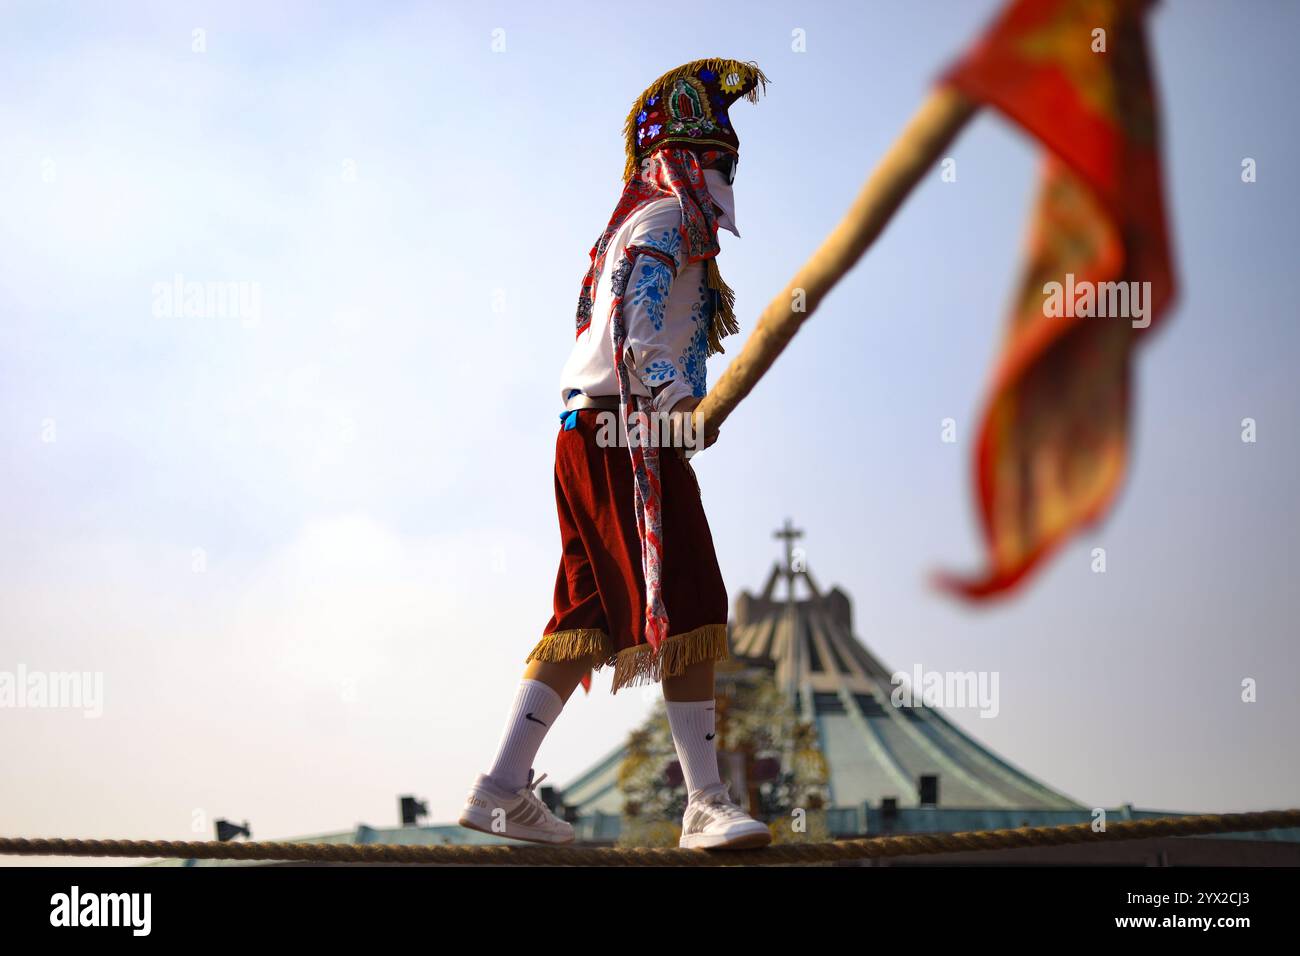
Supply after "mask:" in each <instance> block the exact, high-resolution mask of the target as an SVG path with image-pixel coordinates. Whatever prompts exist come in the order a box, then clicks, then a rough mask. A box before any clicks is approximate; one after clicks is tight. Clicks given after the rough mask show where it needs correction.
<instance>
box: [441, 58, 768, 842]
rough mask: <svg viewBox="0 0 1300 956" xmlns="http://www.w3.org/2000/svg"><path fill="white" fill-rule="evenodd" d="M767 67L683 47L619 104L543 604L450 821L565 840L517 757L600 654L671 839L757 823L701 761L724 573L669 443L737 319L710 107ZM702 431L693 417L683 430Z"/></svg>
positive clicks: (580, 321) (718, 650)
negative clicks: (540, 621)
mask: <svg viewBox="0 0 1300 956" xmlns="http://www.w3.org/2000/svg"><path fill="white" fill-rule="evenodd" d="M766 82H767V78H766V77H765V76H764V75H763V73H762V71H760V70H759V69H758V68H757V67H756V66H755V65H753V64H751V63H743V62H740V61H737V60H721V59H710V60H697V61H694V62H692V63H688V64H686V65H685V66H681V67H679V68H677V69H675V70H672V71H670V72H669V73H666V74H664V75H663V76H661V77H660V78H659V79H658V80H656V81H655V82H654V83H652V84H651V85H650V87H649V88H648V89H646V91H645V92H644V93H642V95H641V96H640V97H639V98H638V99H637V101H636V103H635V104H634V105H633V107H632V110H631V112H630V113H629V114H628V118H627V122H626V124H625V127H624V134H625V137H626V147H627V163H626V166H625V168H624V173H623V179H624V188H623V193H622V195H621V196H620V197H619V201H618V204H617V206H616V207H615V209H614V213H613V215H612V216H611V217H610V220H609V223H608V225H606V227H605V230H604V232H603V233H602V234H601V235H600V237H599V238H598V239H597V241H596V244H595V246H594V247H593V248H592V250H591V268H590V269H589V270H588V272H587V275H586V276H585V277H584V279H583V282H582V288H581V291H580V294H579V297H578V309H577V329H576V332H577V340H576V342H575V343H574V347H573V351H572V353H571V354H570V356H569V360H568V362H567V363H566V364H565V366H564V371H563V372H562V374H561V400H562V401H563V403H564V411H563V412H562V413H561V415H560V431H559V435H558V438H557V441H556V450H555V496H556V504H557V507H558V511H559V523H560V537H561V542H562V546H563V551H562V556H561V558H560V568H559V573H558V575H557V578H556V584H555V610H554V614H553V616H552V617H551V620H550V622H549V623H548V624H547V626H546V628H545V629H544V630H543V632H542V638H541V640H540V641H539V642H538V643H537V645H536V646H535V647H534V648H533V650H532V652H531V653H530V654H529V655H528V658H527V666H526V669H525V670H524V675H523V681H522V683H521V684H520V687H519V690H518V693H517V694H516V697H515V702H514V706H513V709H512V710H511V712H510V716H509V718H508V720H507V723H506V727H505V732H504V733H503V735H502V738H501V743H500V745H499V747H498V751H497V755H496V758H495V760H494V761H493V763H492V766H491V769H490V770H489V771H488V772H487V773H486V774H482V775H480V776H479V777H478V779H477V780H476V781H475V783H474V785H473V786H472V787H471V789H470V793H469V797H468V799H467V801H466V805H465V809H464V811H463V813H462V814H461V818H460V823H461V825H462V826H467V827H471V828H473V829H477V830H483V831H486V832H489V833H498V834H501V835H504V836H508V837H514V838H517V839H521V840H531V841H535V842H541V843H568V842H570V841H572V840H573V827H572V826H570V825H569V824H568V823H566V822H565V821H563V820H560V819H558V818H557V817H556V816H555V815H554V814H553V813H552V812H551V811H550V810H549V809H548V808H547V807H546V805H545V804H544V803H543V802H542V801H541V799H540V798H539V797H538V796H537V794H536V792H535V790H536V787H537V785H538V784H539V783H541V781H542V779H543V777H544V776H545V775H543V777H538V778H536V779H534V774H533V768H532V764H533V761H534V759H535V757H536V755H537V751H538V749H539V748H540V746H541V743H542V740H543V739H544V737H545V736H546V734H547V732H548V731H549V730H550V728H551V726H552V725H553V724H554V723H555V720H556V718H557V717H559V715H560V712H561V710H562V709H563V707H564V705H565V702H566V701H567V700H568V698H569V696H570V694H572V693H573V690H574V688H575V687H577V685H578V684H579V683H582V684H583V686H584V687H586V688H590V679H591V671H592V670H593V669H599V668H601V667H604V666H606V665H609V666H612V667H613V672H614V676H613V691H614V692H617V691H618V690H619V689H620V688H622V687H625V686H628V685H630V684H637V683H651V682H656V681H658V682H662V684H663V692H664V698H665V702H666V705H667V709H668V720H669V724H670V726H671V728H672V736H673V743H674V745H675V747H676V749H677V755H678V757H679V759H680V761H681V766H682V772H683V776H684V778H685V784H686V790H687V808H686V813H685V817H684V819H683V823H682V836H681V841H680V844H681V846H684V847H703V848H722V847H726V848H732V849H734V848H740V847H756V846H763V845H766V844H767V843H769V842H770V840H771V836H770V834H769V832H768V829H767V827H766V826H764V825H763V824H762V823H760V822H759V821H756V820H754V819H753V818H751V817H750V816H749V815H748V814H747V813H745V812H744V811H743V810H742V809H741V808H740V807H739V806H737V805H736V803H735V802H734V801H733V800H732V798H731V796H730V794H729V792H728V790H727V787H726V785H725V784H724V783H722V781H721V779H720V775H719V772H718V758H717V750H716V746H715V743H714V683H713V665H714V662H715V661H719V660H725V659H726V657H727V592H726V587H725V585H724V584H723V580H722V574H721V572H720V571H719V569H718V561H717V557H716V555H715V553H714V548H713V539H712V536H711V534H710V532H709V524H708V520H707V518H706V517H705V514H704V507H703V503H702V502H701V499H700V490H699V485H698V484H697V482H696V480H695V474H694V471H693V470H692V467H691V464H690V462H689V461H688V455H687V454H686V453H684V450H683V448H682V447H681V442H682V441H683V440H685V439H690V438H691V435H690V429H689V416H690V412H691V410H693V409H694V408H695V407H696V406H697V405H698V404H699V402H700V400H701V399H702V398H703V397H704V395H705V392H706V378H705V360H706V359H707V358H708V356H709V355H711V354H712V353H714V352H720V351H722V345H721V339H722V337H723V336H725V335H728V334H730V333H733V332H735V331H736V322H735V316H734V313H733V297H732V293H731V290H730V289H729V288H728V287H727V285H726V283H724V282H723V281H722V277H721V275H720V273H719V271H718V265H717V255H718V252H719V246H718V237H717V233H718V229H719V228H723V229H727V230H729V231H731V232H733V233H735V234H736V235H737V236H739V235H740V233H739V232H738V231H737V230H736V224H735V209H734V204H733V198H732V184H733V182H734V180H735V175H736V169H737V164H738V162H739V147H740V141H739V139H738V137H737V136H736V133H735V130H734V128H733V127H732V123H731V117H730V112H729V111H730V109H731V106H732V105H733V104H734V103H735V102H736V101H737V100H739V99H740V98H742V97H744V98H746V99H748V100H750V101H751V102H753V101H756V100H757V99H758V97H759V95H760V94H761V93H762V91H763V88H764V86H765V84H766ZM665 418H667V419H668V420H669V421H671V422H672V423H673V425H674V426H675V428H674V430H673V431H672V434H673V435H674V436H675V438H676V440H675V441H674V442H673V443H671V444H670V445H669V446H667V447H665V446H663V445H661V444H660V443H659V442H658V441H657V440H655V439H656V438H658V437H660V436H661V435H662V434H664V433H663V432H660V431H658V430H656V429H655V428H654V427H653V423H656V422H662V421H663V420H664V419H665ZM611 423H612V424H613V426H614V427H610V425H611ZM620 424H621V425H622V426H623V427H622V428H620V427H618V426H619V425H620ZM647 426H650V427H647ZM700 437H702V441H701V440H699V438H700ZM716 438H717V435H716V433H713V434H707V433H706V434H705V435H704V436H698V437H697V439H696V441H695V443H694V447H699V446H700V445H701V444H702V445H704V446H706V447H707V446H708V445H711V444H712V443H713V442H714V441H715V440H716Z"/></svg>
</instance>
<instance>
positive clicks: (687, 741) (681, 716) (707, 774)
mask: <svg viewBox="0 0 1300 956" xmlns="http://www.w3.org/2000/svg"><path fill="white" fill-rule="evenodd" d="M664 703H665V704H666V705H667V706H668V726H669V727H671V728H672V731H673V745H674V746H675V747H676V748H677V759H678V760H680V761H681V762H682V775H683V776H684V777H685V778H686V794H687V798H688V799H689V798H691V797H693V796H694V795H695V793H697V792H698V791H700V790H703V789H704V788H705V787H711V786H715V785H716V784H719V783H721V782H722V780H721V778H720V777H719V776H718V749H717V744H716V743H715V742H714V739H713V736H714V726H713V706H714V704H713V698H709V699H708V700H666V701H664Z"/></svg>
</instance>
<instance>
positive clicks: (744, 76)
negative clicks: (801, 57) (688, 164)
mask: <svg viewBox="0 0 1300 956" xmlns="http://www.w3.org/2000/svg"><path fill="white" fill-rule="evenodd" d="M766 87H767V77H766V76H764V75H763V71H762V70H760V69H759V68H758V66H757V65H756V64H754V63H744V62H742V61H740V60H721V59H711V60H693V61H692V62H690V63H687V64H685V65H684V66H679V67H678V68H677V69H675V70H669V71H668V72H667V73H665V74H664V75H663V76H661V77H659V79H657V80H655V81H654V82H653V83H651V84H650V85H649V86H648V87H646V90H645V92H644V93H642V94H641V95H640V97H638V98H637V101H636V102H635V103H633V104H632V110H631V111H630V112H629V113H628V114H627V122H625V123H624V124H623V137H624V139H625V140H626V151H627V163H626V164H625V165H624V167H623V179H624V181H626V180H629V179H631V178H632V177H633V176H634V175H636V172H637V170H638V169H639V168H640V163H641V160H643V159H645V157H647V156H649V155H650V154H651V153H653V152H654V151H655V150H657V149H660V148H662V147H664V146H668V145H673V146H678V147H684V148H686V149H695V150H702V149H721V150H725V151H727V152H730V153H738V152H739V151H740V139H739V137H737V136H736V131H735V129H734V128H733V127H732V125H731V117H730V116H729V115H728V112H727V111H728V110H730V109H731V104H733V103H735V102H736V100H738V99H740V98H741V97H742V96H743V97H744V98H745V99H747V100H749V101H750V102H751V103H754V102H757V100H758V98H759V97H760V96H761V95H762V94H763V92H764V90H765V89H766Z"/></svg>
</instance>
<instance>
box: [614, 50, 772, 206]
mask: <svg viewBox="0 0 1300 956" xmlns="http://www.w3.org/2000/svg"><path fill="white" fill-rule="evenodd" d="M700 70H713V71H714V72H715V73H717V74H719V75H722V74H725V73H735V74H737V75H738V76H739V77H740V78H741V80H742V81H743V83H744V85H746V86H749V85H750V84H751V83H752V84H753V87H752V88H751V89H750V90H749V91H748V92H746V93H745V94H744V98H745V99H747V100H749V102H751V103H757V102H758V98H759V97H760V96H762V95H763V93H764V92H765V91H766V90H767V75H766V74H765V73H764V72H763V71H762V70H760V69H759V68H758V64H757V63H746V62H744V61H742V60H724V59H717V58H714V59H708V60H692V61H691V62H690V63H686V64H683V65H682V66H679V67H677V69H675V70H669V71H668V72H667V73H665V74H664V75H663V76H661V77H659V79H657V80H655V81H654V82H653V83H651V84H650V85H649V86H647V87H646V88H645V90H644V92H642V94H641V95H640V96H638V97H637V98H636V102H634V103H633V104H632V109H631V110H629V111H628V114H627V119H626V120H625V121H624V123H623V140H624V143H625V146H626V153H627V162H626V163H625V164H624V166H623V182H627V181H628V180H629V179H631V178H632V177H633V176H635V175H636V171H637V166H638V164H637V158H636V150H637V142H636V128H637V125H638V124H637V121H636V118H637V117H638V116H640V115H641V110H643V109H644V108H645V101H646V100H648V99H649V98H650V97H652V96H656V95H659V94H662V93H663V92H664V90H665V88H666V87H669V86H671V85H672V84H673V83H676V82H677V81H678V80H679V79H681V78H682V77H684V76H694V75H695V74H697V73H699V71H700Z"/></svg>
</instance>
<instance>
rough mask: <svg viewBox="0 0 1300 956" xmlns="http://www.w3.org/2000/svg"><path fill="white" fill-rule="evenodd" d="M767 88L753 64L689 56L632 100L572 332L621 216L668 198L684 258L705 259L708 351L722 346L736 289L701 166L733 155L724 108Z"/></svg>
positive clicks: (736, 142) (736, 141)
mask: <svg viewBox="0 0 1300 956" xmlns="http://www.w3.org/2000/svg"><path fill="white" fill-rule="evenodd" d="M766 87H767V76H766V75H765V74H764V73H763V71H762V70H760V69H759V68H758V67H757V65H755V64H753V63H744V62H742V61H740V60H724V59H709V60H695V61H693V62H691V63H687V64H686V65H684V66H679V67H678V68H677V69H675V70H669V71H668V72H667V73H665V74H664V75H663V76H661V77H659V79H657V80H655V81H654V82H653V83H651V84H650V86H649V87H647V88H646V90H645V92H643V93H642V94H641V96H640V97H639V98H638V99H637V101H636V103H634V104H633V106H632V110H631V112H629V113H628V116H627V121H626V123H625V124H624V127H623V131H624V136H625V139H626V153H627V162H626V164H625V166H624V168H623V179H624V181H625V186H624V188H623V195H622V196H620V197H619V201H618V205H617V206H616V207H615V208H614V213H613V215H612V216H610V219H609V223H608V224H607V225H606V226H605V231H604V232H603V233H602V234H601V236H600V238H599V239H597V240H596V244H595V245H594V246H593V247H592V250H591V268H590V269H589V270H588V271H587V275H586V278H585V279H584V280H583V283H582V290H581V293H580V295H579V297H578V314H577V331H578V334H581V333H582V332H583V331H584V330H585V329H586V327H587V325H588V323H589V322H590V321H591V306H592V302H593V301H594V299H595V291H596V290H595V281H596V278H597V276H599V275H600V274H601V272H602V269H603V267H604V261H605V253H606V251H607V250H608V247H609V243H610V240H612V239H613V237H614V234H615V233H616V232H617V231H618V230H619V227H621V226H622V225H623V222H624V221H625V220H626V219H627V217H628V216H630V215H632V213H634V212H636V211H637V210H638V209H640V208H641V207H642V206H644V205H645V204H646V203H649V202H653V201H655V200H657V199H664V198H667V197H673V198H675V199H677V201H678V202H679V203H680V205H681V209H682V226H681V231H682V239H683V243H684V248H685V250H686V261H687V262H688V263H694V262H706V263H707V264H706V267H705V276H706V279H705V282H706V285H707V286H708V288H709V289H711V290H712V291H713V293H714V297H713V298H714V301H713V318H712V321H711V322H710V323H709V331H708V348H709V354H710V355H712V354H713V353H715V352H721V351H723V348H722V339H723V338H724V337H725V336H728V335H733V334H735V333H736V332H738V331H740V326H739V324H738V323H737V322H736V311H735V302H736V294H735V292H733V291H732V289H731V287H730V286H729V285H727V283H726V282H725V281H723V278H722V273H721V272H720V271H719V269H718V263H717V258H716V257H717V255H718V252H719V251H720V246H719V245H718V221H717V214H716V213H715V212H714V209H713V204H712V202H711V201H710V200H709V190H708V186H707V185H705V182H704V177H703V174H702V168H703V166H704V165H707V164H708V163H709V162H711V161H712V160H713V159H715V158H716V157H717V155H718V154H719V153H731V154H732V155H738V153H739V149H740V138H739V137H738V136H737V135H736V131H735V129H734V128H733V127H732V125H731V118H730V117H729V116H728V114H727V111H728V110H729V109H730V108H731V105H732V104H733V103H735V102H736V100H738V99H740V98H741V97H744V98H745V99H747V100H749V101H750V102H754V101H756V100H757V99H758V97H759V96H760V95H762V93H763V92H764V90H765V89H766ZM661 151H662V152H661Z"/></svg>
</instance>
